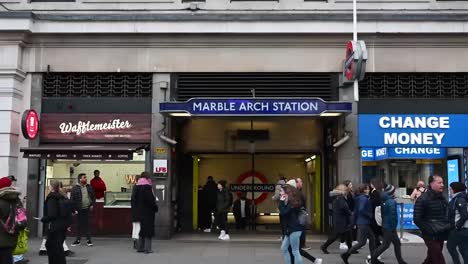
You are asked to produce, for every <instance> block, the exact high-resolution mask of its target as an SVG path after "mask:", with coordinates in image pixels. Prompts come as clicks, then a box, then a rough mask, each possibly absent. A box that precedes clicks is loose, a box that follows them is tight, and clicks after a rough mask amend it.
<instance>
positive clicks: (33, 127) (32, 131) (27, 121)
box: [21, 109, 39, 139]
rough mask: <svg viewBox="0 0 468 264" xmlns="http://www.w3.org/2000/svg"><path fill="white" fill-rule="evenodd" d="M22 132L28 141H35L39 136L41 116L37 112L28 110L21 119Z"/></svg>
mask: <svg viewBox="0 0 468 264" xmlns="http://www.w3.org/2000/svg"><path fill="white" fill-rule="evenodd" d="M21 131H22V132H23V136H24V138H26V139H35V138H36V137H37V135H38V134H39V116H38V115H37V113H36V111H34V110H32V109H28V110H26V111H24V113H23V117H22V118H21Z"/></svg>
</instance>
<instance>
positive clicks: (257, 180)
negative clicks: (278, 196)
mask: <svg viewBox="0 0 468 264" xmlns="http://www.w3.org/2000/svg"><path fill="white" fill-rule="evenodd" d="M252 177H253V181H254V184H267V183H268V179H267V178H266V177H265V175H263V174H262V173H261V172H258V171H253V172H252V171H248V172H244V173H242V174H241V175H239V178H237V183H238V184H251V183H252ZM247 193H248V194H250V193H251V192H247ZM239 194H240V193H237V196H238V197H240V195H239ZM250 198H252V197H250ZM254 198H255V204H260V203H262V202H263V201H265V200H266V198H268V192H255V193H254Z"/></svg>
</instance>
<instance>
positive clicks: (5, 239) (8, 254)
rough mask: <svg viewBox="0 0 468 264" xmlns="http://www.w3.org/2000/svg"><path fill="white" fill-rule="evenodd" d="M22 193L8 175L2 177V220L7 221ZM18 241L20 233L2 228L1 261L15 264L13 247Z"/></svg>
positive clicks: (3, 263) (0, 181) (0, 188)
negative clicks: (12, 232)
mask: <svg viewBox="0 0 468 264" xmlns="http://www.w3.org/2000/svg"><path fill="white" fill-rule="evenodd" d="M19 195H20V193H19V192H18V191H17V190H16V189H15V188H13V187H11V180H10V179H9V178H8V177H3V178H1V179H0V220H1V221H2V222H3V223H5V221H6V220H7V219H8V217H9V216H10V215H11V210H12V208H14V207H15V206H16V205H17V204H19V203H20V199H19ZM17 243H18V233H15V234H10V233H8V232H7V231H6V229H5V228H3V227H2V228H0V263H1V264H13V249H14V248H15V247H16V244H17Z"/></svg>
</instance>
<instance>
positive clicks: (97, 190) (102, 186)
mask: <svg viewBox="0 0 468 264" xmlns="http://www.w3.org/2000/svg"><path fill="white" fill-rule="evenodd" d="M100 175H101V172H100V171H99V170H95V171H94V178H93V179H92V180H91V181H90V182H89V183H90V185H91V187H93V191H94V195H96V200H99V199H104V193H105V192H106V190H107V188H106V183H105V182H104V180H102V178H101V176H100Z"/></svg>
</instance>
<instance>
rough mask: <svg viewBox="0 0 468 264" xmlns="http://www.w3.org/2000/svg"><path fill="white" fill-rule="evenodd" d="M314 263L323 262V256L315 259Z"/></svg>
mask: <svg viewBox="0 0 468 264" xmlns="http://www.w3.org/2000/svg"><path fill="white" fill-rule="evenodd" d="M314 264H322V259H321V258H316V259H315V261H314Z"/></svg>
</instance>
